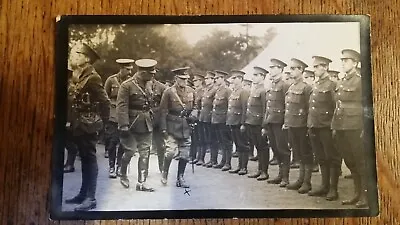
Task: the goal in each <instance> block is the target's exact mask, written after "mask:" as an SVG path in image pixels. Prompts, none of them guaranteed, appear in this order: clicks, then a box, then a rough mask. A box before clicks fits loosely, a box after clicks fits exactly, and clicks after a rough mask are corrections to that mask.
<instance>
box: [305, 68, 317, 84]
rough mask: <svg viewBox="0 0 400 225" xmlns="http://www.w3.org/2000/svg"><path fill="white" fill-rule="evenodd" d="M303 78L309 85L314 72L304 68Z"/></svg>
mask: <svg viewBox="0 0 400 225" xmlns="http://www.w3.org/2000/svg"><path fill="white" fill-rule="evenodd" d="M303 80H304V82H306V83H307V84H309V85H312V84H313V83H314V81H315V74H314V71H311V70H304V73H303Z"/></svg>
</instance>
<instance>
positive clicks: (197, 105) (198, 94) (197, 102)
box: [193, 86, 205, 117]
mask: <svg viewBox="0 0 400 225" xmlns="http://www.w3.org/2000/svg"><path fill="white" fill-rule="evenodd" d="M204 92H205V88H204V87H203V86H201V87H198V88H197V89H196V90H194V107H193V108H194V109H195V110H196V112H197V114H196V115H197V117H200V110H201V99H202V97H203V95H204Z"/></svg>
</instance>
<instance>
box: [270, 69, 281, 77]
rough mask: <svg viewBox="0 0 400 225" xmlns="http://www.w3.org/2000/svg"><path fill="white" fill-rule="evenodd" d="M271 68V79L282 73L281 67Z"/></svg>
mask: <svg viewBox="0 0 400 225" xmlns="http://www.w3.org/2000/svg"><path fill="white" fill-rule="evenodd" d="M269 68H270V70H269V73H270V76H271V78H275V77H276V76H277V75H278V74H280V73H282V69H281V68H280V67H279V66H270V67H269Z"/></svg>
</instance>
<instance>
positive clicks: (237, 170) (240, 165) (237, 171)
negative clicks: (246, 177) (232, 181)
mask: <svg viewBox="0 0 400 225" xmlns="http://www.w3.org/2000/svg"><path fill="white" fill-rule="evenodd" d="M236 153H237V155H238V167H237V168H236V169H231V170H229V173H239V171H240V170H241V169H242V167H243V165H242V164H243V162H242V161H243V152H237V151H236Z"/></svg>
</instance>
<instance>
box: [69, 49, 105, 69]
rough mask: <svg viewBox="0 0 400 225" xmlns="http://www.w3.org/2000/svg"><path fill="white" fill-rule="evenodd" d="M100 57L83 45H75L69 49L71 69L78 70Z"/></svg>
mask: <svg viewBox="0 0 400 225" xmlns="http://www.w3.org/2000/svg"><path fill="white" fill-rule="evenodd" d="M98 59H100V56H99V55H98V54H97V53H96V52H95V51H94V50H93V48H91V47H90V46H89V45H87V44H85V43H77V44H76V45H74V46H73V47H72V48H71V52H70V55H69V61H70V63H71V66H72V68H80V67H83V66H85V65H87V64H93V63H94V62H95V61H96V60H98Z"/></svg>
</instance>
